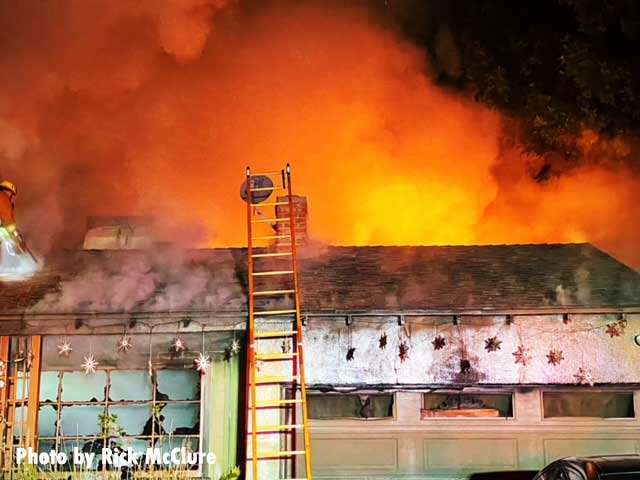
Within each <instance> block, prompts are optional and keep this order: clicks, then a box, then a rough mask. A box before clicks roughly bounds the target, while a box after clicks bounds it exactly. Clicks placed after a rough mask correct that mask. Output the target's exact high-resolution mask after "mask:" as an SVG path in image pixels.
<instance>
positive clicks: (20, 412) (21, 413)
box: [13, 404, 28, 437]
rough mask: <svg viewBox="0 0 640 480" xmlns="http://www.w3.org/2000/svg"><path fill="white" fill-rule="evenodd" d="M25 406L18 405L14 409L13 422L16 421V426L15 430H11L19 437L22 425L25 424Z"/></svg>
mask: <svg viewBox="0 0 640 480" xmlns="http://www.w3.org/2000/svg"><path fill="white" fill-rule="evenodd" d="M27 410H28V408H27V406H26V404H25V406H24V407H23V406H20V407H16V409H15V415H16V416H15V422H16V428H15V431H14V432H13V434H14V436H15V437H19V436H20V435H22V425H23V424H24V425H25V428H26V425H27Z"/></svg>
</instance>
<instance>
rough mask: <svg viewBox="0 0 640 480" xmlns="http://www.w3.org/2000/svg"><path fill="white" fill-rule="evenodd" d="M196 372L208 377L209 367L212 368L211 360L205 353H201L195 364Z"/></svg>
mask: <svg viewBox="0 0 640 480" xmlns="http://www.w3.org/2000/svg"><path fill="white" fill-rule="evenodd" d="M193 364H194V366H195V368H196V370H198V371H199V372H200V375H206V374H207V371H208V370H209V367H210V366H211V359H210V358H209V356H208V355H205V354H204V352H200V353H199V354H198V356H197V357H196V359H195V360H194V362H193Z"/></svg>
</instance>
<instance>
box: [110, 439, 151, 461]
mask: <svg viewBox="0 0 640 480" xmlns="http://www.w3.org/2000/svg"><path fill="white" fill-rule="evenodd" d="M114 443H115V445H117V446H118V447H120V448H122V449H124V450H126V449H127V448H130V449H132V450H133V451H134V452H136V453H138V454H141V458H144V456H143V455H144V454H145V453H146V452H147V448H150V447H151V440H148V439H145V438H131V437H124V438H118V439H117V440H115V442H114Z"/></svg>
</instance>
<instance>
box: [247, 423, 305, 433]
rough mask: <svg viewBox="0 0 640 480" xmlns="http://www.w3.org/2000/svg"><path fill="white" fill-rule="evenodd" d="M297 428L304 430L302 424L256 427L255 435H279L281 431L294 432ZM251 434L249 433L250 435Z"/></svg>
mask: <svg viewBox="0 0 640 480" xmlns="http://www.w3.org/2000/svg"><path fill="white" fill-rule="evenodd" d="M298 428H304V424H302V423H298V424H292V425H265V426H264V427H258V428H257V430H256V433H279V432H282V431H283V430H296V429H298ZM251 433H252V432H249V435H251Z"/></svg>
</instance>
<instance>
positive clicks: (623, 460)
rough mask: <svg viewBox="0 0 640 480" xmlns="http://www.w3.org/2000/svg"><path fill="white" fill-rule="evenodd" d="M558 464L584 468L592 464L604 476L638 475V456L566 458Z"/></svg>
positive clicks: (639, 458)
mask: <svg viewBox="0 0 640 480" xmlns="http://www.w3.org/2000/svg"><path fill="white" fill-rule="evenodd" d="M559 461H560V462H563V463H569V464H574V465H575V464H579V465H580V466H584V465H585V464H587V463H593V464H594V465H595V466H596V468H597V469H598V472H599V473H601V474H604V475H607V474H612V473H631V472H637V473H640V455H608V456H594V457H566V458H563V459H561V460H559Z"/></svg>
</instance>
